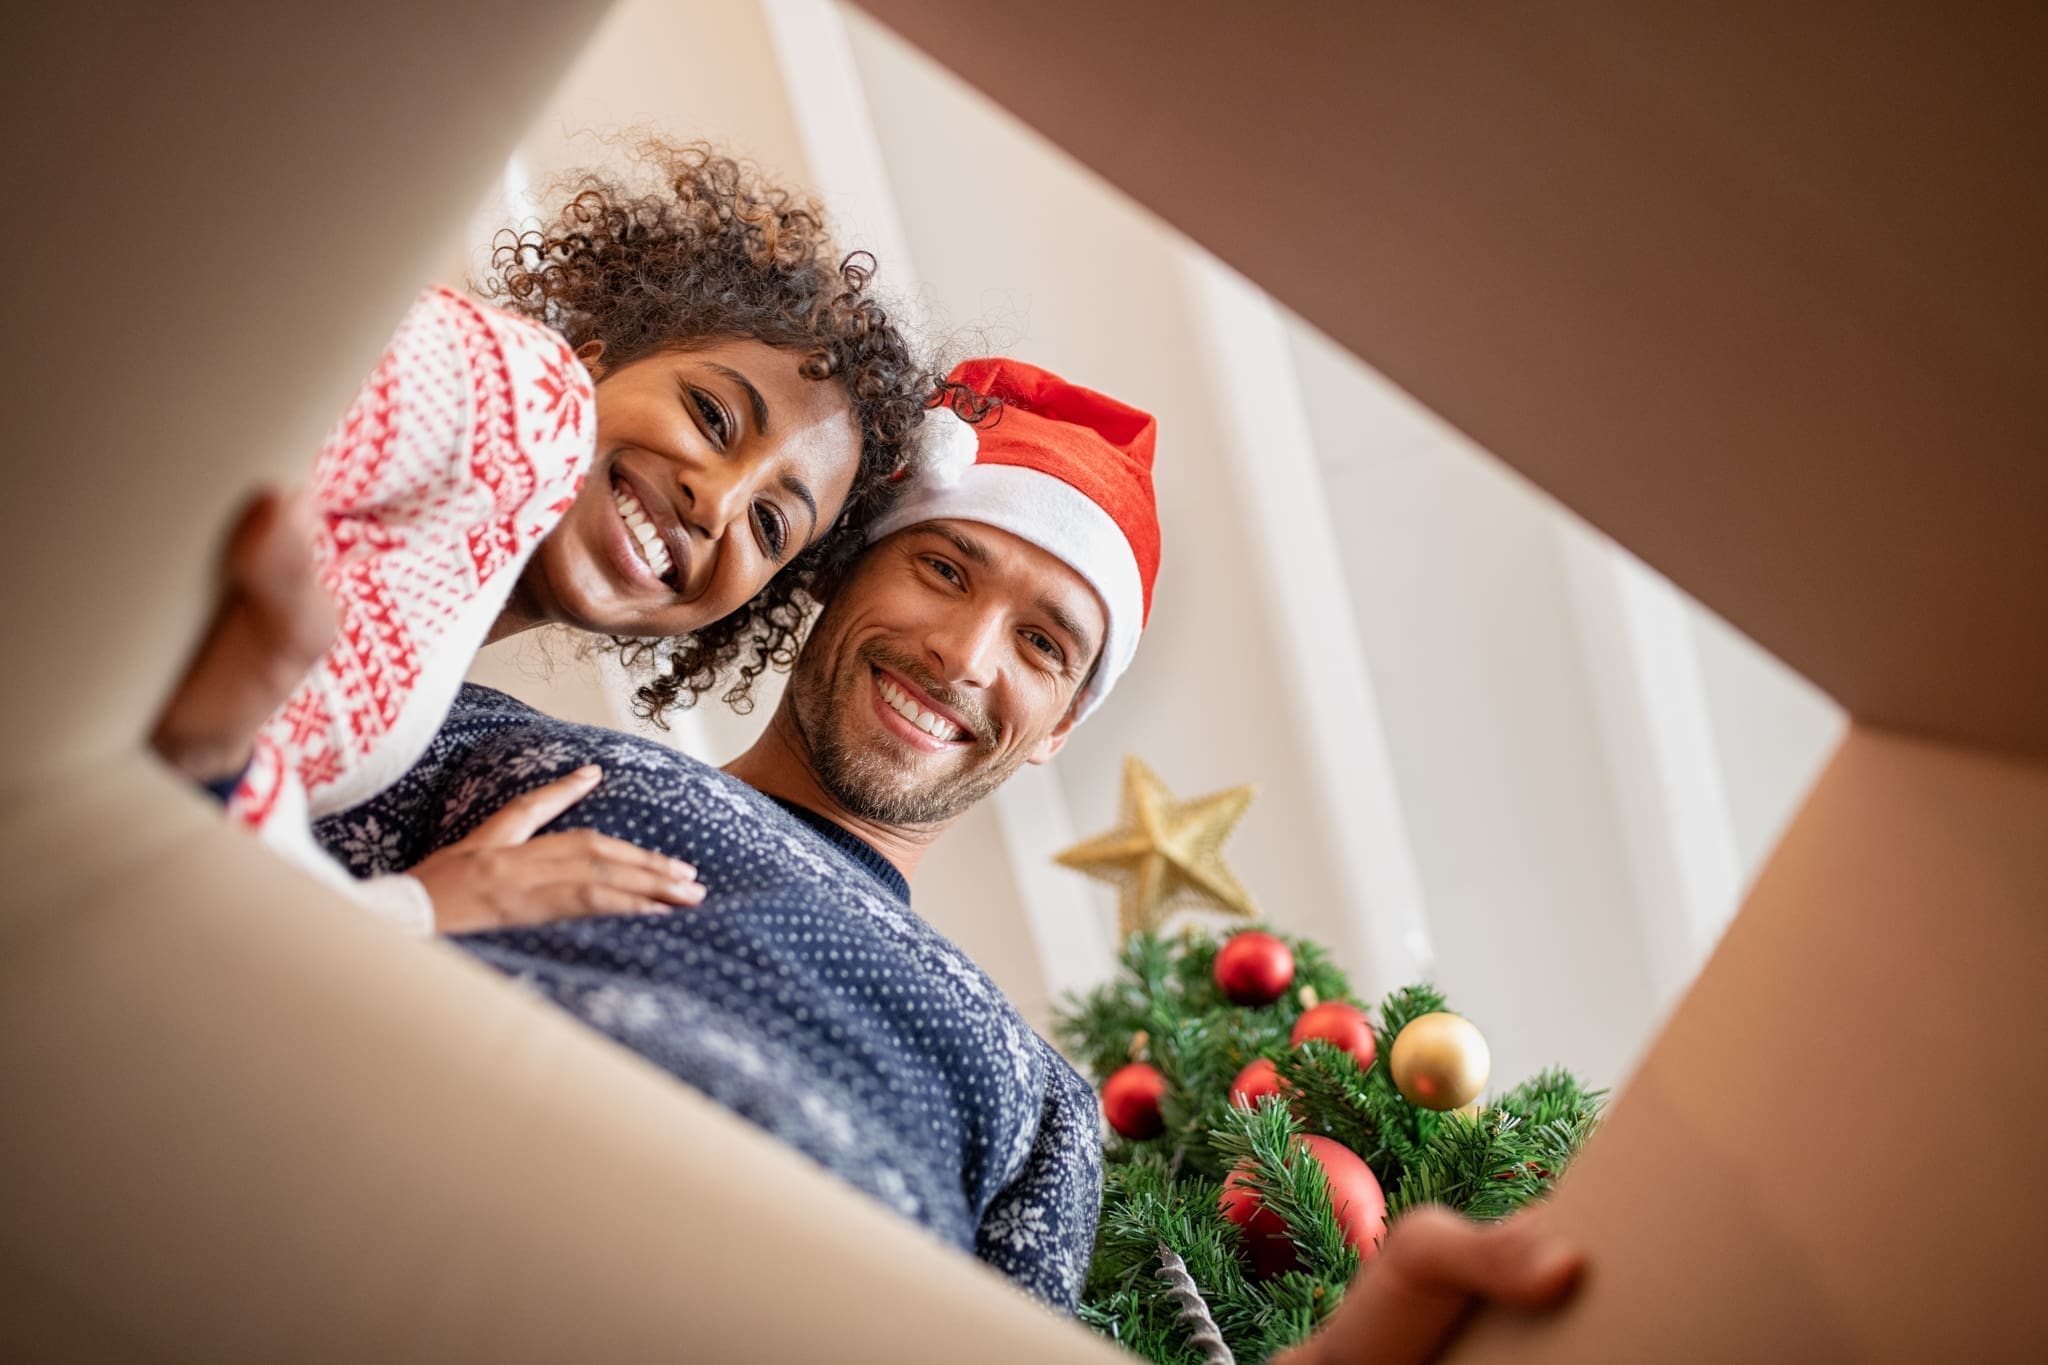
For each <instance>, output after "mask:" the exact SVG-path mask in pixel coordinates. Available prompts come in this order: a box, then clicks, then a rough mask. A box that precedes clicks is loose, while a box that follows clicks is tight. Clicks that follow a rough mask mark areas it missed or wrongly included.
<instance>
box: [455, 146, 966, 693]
mask: <svg viewBox="0 0 2048 1365" xmlns="http://www.w3.org/2000/svg"><path fill="white" fill-rule="evenodd" d="M609 141H610V142H612V143H613V144H615V145H619V146H621V147H623V148H624V150H625V152H626V153H627V156H626V161H627V165H628V168H629V171H637V172H638V173H639V178H638V179H635V178H634V177H633V176H632V175H630V174H615V173H611V172H577V173H572V174H571V175H570V176H568V177H565V178H564V180H563V181H562V182H561V184H560V187H559V188H560V190H561V191H562V192H563V193H564V194H565V195H566V196H567V198H566V202H564V203H563V204H562V207H561V208H560V209H559V210H558V211H557V212H556V213H555V214H554V216H553V217H552V218H551V219H549V220H548V221H546V222H544V223H542V224H541V225H540V226H539V227H538V228H529V229H528V230H526V231H523V232H514V231H511V230H510V229H507V230H506V231H503V232H500V233H499V234H498V238H497V240H496V242H495V243H494V244H493V250H492V255H491V273H490V274H489V276H487V277H486V278H485V279H483V280H481V281H479V292H481V293H482V294H483V295H484V297H486V298H488V299H490V300H492V301H493V302H494V303H497V304H499V305H500V306H503V307H506V308H509V309H511V310H512V311H513V312H516V313H520V314H523V315H525V316H526V317H529V318H532V319H534V320H535V321H538V322H541V323H544V324H546V325H547V326H549V327H551V328H553V329H554V330H555V331H557V332H559V333H561V334H562V336H563V337H564V338H566V339H567V341H568V342H569V344H570V345H571V346H573V347H581V346H583V345H585V344H587V343H589V342H592V341H598V342H602V343H603V345H604V358H605V360H606V362H607V363H609V364H612V365H622V364H627V363H630V362H631V361H634V360H638V359H641V358H643V357H645V356H648V355H652V354H655V353H656V352H659V351H665V350H673V349H678V348H687V347H689V346H691V345H693V344H698V343H702V342H707V341H712V340H716V339H721V338H746V339H752V340H756V341H762V342H766V343H767V344H768V345H770V346H774V347H776V348H777V349H779V350H783V351H789V352H792V353H794V354H796V355H797V356H798V357H800V362H799V366H798V372H799V373H801V374H802V375H803V376H804V377H805V378H807V379H814V380H832V381H834V382H836V383H838V384H839V385H840V386H841V387H842V388H843V389H844V390H845V391H846V395H847V397H848V399H849V400H850V401H851V403H852V405H853V415H854V420H855V422H856V423H857V424H858V426H859V428H860V432H861V452H860V468H859V470H858V472H857V473H856V474H855V476H854V480H853V488H852V491H851V492H850V493H849V494H848V495H847V500H846V509H845V511H844V512H843V513H842V514H841V515H840V517H839V519H838V521H837V522H835V523H834V525H833V526H832V528H831V529H830V530H829V531H828V532H826V534H824V535H823V536H820V537H819V538H818V540H817V542H816V543H815V544H813V545H812V546H811V547H810V548H809V549H807V550H805V551H804V552H803V553H802V554H800V555H798V556H797V557H796V558H795V559H794V560H792V561H791V562H790V563H789V564H788V565H787V566H785V567H784V568H783V569H782V571H781V572H779V573H778V574H776V575H775V577H774V578H773V579H771V580H770V581H769V583H768V585H767V586H766V587H765V588H763V589H762V590H761V592H760V593H759V594H757V595H756V596H755V597H754V599H753V600H752V601H750V602H748V603H747V604H746V605H745V606H743V607H741V608H740V609H739V610H738V611H736V612H734V613H733V614H732V615H730V616H727V617H726V618H725V619H724V620H721V621H716V622H713V623H711V624H710V625H707V626H705V627H704V628H703V629H701V630H698V631H696V632H694V633H693V634H691V635H687V636H683V637H681V638H679V639H677V640H673V641H666V640H659V641H652V640H633V639H615V640H614V641H613V644H614V645H615V646H617V647H618V648H619V649H620V650H621V652H622V653H623V654H624V656H625V658H626V661H627V662H628V663H629V664H634V663H650V664H652V665H653V672H654V676H653V678H652V680H651V681H649V682H647V683H646V684H645V685H644V686H642V687H641V688H640V690H639V693H638V695H637V697H636V702H635V710H636V711H638V712H639V714H640V715H642V716H643V717H646V718H648V719H651V720H654V721H656V722H657V723H659V722H660V721H661V718H662V715H663V713H664V712H666V711H667V710H669V709H670V708H671V707H674V706H678V705H680V706H691V705H694V704H695V703H696V702H698V701H699V700H701V699H702V697H703V695H704V694H705V693H706V692H709V691H711V690H712V689H714V688H716V687H717V686H718V685H719V683H720V681H721V680H722V679H725V680H729V681H728V685H727V687H726V690H725V692H724V694H723V700H724V701H725V702H726V703H727V704H728V705H730V706H732V707H733V708H734V709H735V710H738V711H742V712H745V711H750V710H752V709H753V697H752V690H753V684H754V679H756V678H758V677H759V676H760V675H761V674H762V673H764V672H766V671H767V670H768V669H769V668H771V667H773V668H776V669H781V670H787V669H788V668H789V667H790V666H791V664H793V663H794V662H795V660H796V649H797V644H798V642H799V640H800V638H801V633H802V629H803V625H804V622H805V621H806V619H807V618H808V617H809V615H810V613H811V611H812V609H813V608H814V607H815V606H816V605H817V603H816V599H815V597H814V596H813V593H812V591H811V590H812V588H813V586H814V585H815V584H817V583H818V582H819V581H820V579H821V578H828V577H830V576H832V575H835V574H837V573H839V572H840V571H842V570H843V569H844V568H845V567H846V566H847V565H848V564H850V563H851V562H852V560H853V558H854V556H855V555H856V554H857V553H858V552H859V550H860V547H861V543H862V540H863V537H864V534H865V527H866V525H867V524H868V522H869V521H870V520H871V519H872V518H873V517H874V516H875V515H876V514H877V513H878V512H880V511H881V510H882V509H883V508H884V507H885V506H886V505H887V504H888V503H889V502H890V501H892V500H893V498H894V496H895V493H896V491H897V488H898V485H899V475H900V474H901V473H903V472H906V471H905V465H906V450H907V444H906V443H907V441H908V439H909V437H910V435H911V433H912V432H914V431H915V430H916V429H917V427H918V424H919V423H921V422H922V421H923V420H924V414H925V408H926V405H927V404H928V403H931V402H933V401H934V400H935V398H936V397H937V396H938V394H939V393H940V391H941V390H942V389H944V388H945V386H944V385H943V384H941V383H940V382H939V381H938V379H937V377H936V376H935V375H934V374H933V372H932V369H931V367H930V366H929V365H927V364H925V363H924V361H923V357H922V356H921V355H920V354H919V353H918V350H917V348H916V347H915V346H914V345H913V344H912V342H911V340H910V339H909V337H908V336H907V335H906V334H905V333H904V332H903V331H902V330H901V329H899V328H898V326H897V325H896V324H895V323H893V322H892V321H890V319H889V317H888V315H887V313H886V312H885V311H884V310H883V307H882V305H881V304H880V303H879V302H878V301H877V300H876V299H875V298H874V297H873V296H872V295H871V294H870V293H869V292H868V283H869V280H870V279H871V277H872V276H873V273H874V258H873V257H872V256H869V255H867V254H866V253H865V252H856V253H854V254H853V255H850V256H845V257H841V256H840V255H839V253H838V249H837V248H836V247H835V246H834V245H833V244H832V241H831V238H830V237H829V236H828V235H827V233H826V228H825V220H824V214H823V211H822V210H821V209H820V208H819V206H818V204H817V202H816V201H815V200H813V199H810V198H808V197H806V196H804V195H801V194H799V193H797V192H795V191H792V190H790V189H788V188H786V187H784V186H782V185H778V184H776V183H774V182H773V181H772V180H770V179H768V178H767V177H766V176H765V175H764V174H763V173H762V172H761V171H760V170H759V169H758V168H757V167H755V166H753V165H751V164H749V163H746V162H742V161H739V160H736V159H734V158H732V157H729V156H725V155H722V154H721V153H719V152H718V151H717V150H716V149H714V148H712V147H711V146H709V145H707V144H704V143H684V144H672V143H668V142H665V141H663V140H661V139H659V138H655V137H649V136H645V135H634V136H631V137H628V138H617V137H615V138H612V139H609ZM949 401H953V402H954V404H955V406H956V407H960V408H961V410H962V415H963V416H967V417H969V418H970V419H972V418H974V417H977V416H979V415H980V412H981V409H982V407H983V406H985V405H981V404H979V403H977V401H976V400H973V399H972V398H970V397H966V396H962V397H960V398H958V399H957V400H954V399H949Z"/></svg>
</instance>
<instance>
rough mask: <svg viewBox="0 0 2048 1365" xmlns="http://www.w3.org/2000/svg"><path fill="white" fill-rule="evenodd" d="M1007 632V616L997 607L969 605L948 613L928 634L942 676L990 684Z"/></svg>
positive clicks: (971, 684) (957, 682)
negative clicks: (973, 607)
mask: <svg viewBox="0 0 2048 1365" xmlns="http://www.w3.org/2000/svg"><path fill="white" fill-rule="evenodd" d="M1005 634H1006V631H1005V628H1004V625H1003V618H1002V616H1001V614H1000V613H997V612H994V611H973V610H969V609H966V608H962V609H961V610H958V611H955V612H952V613H950V614H948V616H947V617H946V619H945V620H944V621H941V622H938V623H936V624H935V625H934V626H933V628H932V630H931V631H930V633H929V634H928V635H927V636H926V637H925V647H926V649H927V651H928V652H929V653H930V654H931V656H932V663H933V665H934V668H935V671H936V672H937V673H938V675H939V677H940V678H942V679H944V680H945V681H946V682H947V683H950V684H952V685H953V686H955V687H987V686H989V685H991V684H992V683H994V682H995V680H996V674H997V671H998V670H999V668H1000V666H1001V659H1002V654H1001V650H1002V644H1003V638H1004V635H1005Z"/></svg>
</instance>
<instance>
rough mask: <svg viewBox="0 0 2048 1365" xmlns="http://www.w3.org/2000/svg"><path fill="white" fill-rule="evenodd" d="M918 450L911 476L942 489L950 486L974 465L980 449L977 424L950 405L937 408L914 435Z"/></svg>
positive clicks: (928, 414)
mask: <svg viewBox="0 0 2048 1365" xmlns="http://www.w3.org/2000/svg"><path fill="white" fill-rule="evenodd" d="M912 440H913V441H915V443H916V451H915V455H914V458H913V459H912V461H911V475H912V477H914V478H917V479H920V480H922V481H924V482H927V483H930V484H933V485H934V486H936V487H939V488H951V487H953V486H954V485H956V484H958V483H959V482H960V476H961V475H963V474H965V473H966V472H967V471H968V470H969V469H970V468H972V467H973V465H974V457H975V455H976V454H977V453H978V452H979V450H980V449H981V442H980V439H979V438H978V437H977V436H976V435H975V434H974V424H973V423H971V422H969V421H968V420H967V419H966V418H964V417H962V416H961V415H960V414H959V413H957V412H955V411H953V410H952V409H951V408H943V407H942V408H934V409H932V410H931V411H930V412H929V413H927V414H925V419H924V421H923V423H922V424H921V425H919V427H918V429H917V434H916V435H915V436H914V437H913V438H912Z"/></svg>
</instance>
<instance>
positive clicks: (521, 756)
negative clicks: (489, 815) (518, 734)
mask: <svg viewBox="0 0 2048 1365" xmlns="http://www.w3.org/2000/svg"><path fill="white" fill-rule="evenodd" d="M577 754H578V750H577V748H576V746H575V745H573V744H570V743H568V742H567V741H565V740H559V739H551V740H543V741H541V742H539V743H536V744H531V745H528V746H526V747H523V748H519V749H514V750H513V751H512V752H511V753H509V754H507V755H506V756H505V757H504V759H503V760H502V761H501V762H500V764H499V767H498V772H499V775H500V776H502V777H509V778H512V779H514V780H515V781H524V780H525V779H526V778H529V777H540V776H542V775H543V774H546V773H551V772H554V771H556V770H557V769H561V768H568V767H571V766H572V765H573V764H574V763H575V761H576V759H577Z"/></svg>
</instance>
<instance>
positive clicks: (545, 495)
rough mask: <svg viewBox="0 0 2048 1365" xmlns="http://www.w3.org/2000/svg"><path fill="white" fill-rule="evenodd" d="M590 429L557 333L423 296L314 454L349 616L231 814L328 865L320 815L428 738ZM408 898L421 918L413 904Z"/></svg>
mask: <svg viewBox="0 0 2048 1365" xmlns="http://www.w3.org/2000/svg"><path fill="white" fill-rule="evenodd" d="M595 428H596V415H595V409H594V406H593V398H592V393H591V387H590V381H589V377H588V375H587V374H586V373H585V371H584V369H583V366H582V365H581V364H580V363H579V362H578V361H577V359H576V357H575V356H574V354H573V353H571V352H570V350H569V348H568V346H567V345H566V344H565V343H564V342H563V341H562V339H561V338H560V337H559V336H557V335H556V334H554V333H553V332H550V331H548V330H547V329H546V328H543V327H539V326H536V325H535V324H533V323H530V322H527V321H524V320H523V319H519V318H515V317H512V316H510V315H508V314H505V313H501V312H498V311H497V310H495V309H491V308H486V307H484V306H483V305H481V304H478V303H476V302H475V301H473V300H470V299H467V298H464V297H462V296H460V295H458V294H455V293H452V292H450V291H447V290H439V289H437V290H431V291H429V292H427V293H426V294H424V295H422V296H421V297H420V298H419V300H418V301H417V302H416V303H415V304H414V305H413V307H412V308H411V310H410V311H408V312H407V314H406V316H405V319H404V320H403V321H402V322H401V323H400V324H399V328H398V332H397V334H396V335H395V336H394V337H393V338H392V341H391V344H390V345H389V346H388V347H387V348H386V349H385V351H384V353H383V354H382V356H381V357H380V358H379V359H378V362H377V365H376V367H375V369H373V370H372V371H371V373H370V377H369V378H368V379H367V380H365V381H364V383H363V386H362V388H361V389H360V390H358V392H357V393H356V396H355V399H354V401H353V402H351V403H350V405H349V408H348V411H347V412H346V413H345V414H343V416H342V418H341V421H340V422H339V423H338V424H337V425H336V427H335V429H334V431H333V432H332V434H331V435H330V436H329V437H328V440H327V443H326V444H325V446H323V448H322V449H321V451H320V454H319V456H318V458H317V459H316V460H315V462H314V469H313V488H314V496H315V500H316V502H317V504H318V506H319V509H320V514H321V515H320V521H319V526H318V528H317V530H316V542H315V545H314V557H315V561H316V563H317V564H318V565H319V568H320V574H321V579H322V581H323V582H324V583H325V585H326V586H327V588H328V591H329V592H330V593H331V594H332V596H333V598H334V600H335V606H336V612H337V616H338V618H339V628H338V630H337V632H336V635H335V640H334V644H333V645H332V647H331V648H330V649H329V650H328V652H327V654H326V656H325V657H324V658H323V659H322V660H321V661H320V663H319V664H318V665H317V666H316V667H315V668H314V669H313V670H312V672H311V673H309V674H308V675H307V677H306V679H305V680H304V681H303V682H302V683H301V684H300V686H299V688H298V689H297V690H296V691H295V692H294V693H293V694H292V696H291V697H290V698H289V699H288V700H287V701H286V702H285V704H284V705H283V706H282V707H281V708H279V710H278V712H277V713H276V714H275V715H274V716H272V717H271V719H270V721H269V722H268V723H267V724H266V725H265V726H264V729H263V731H262V733H261V734H260V735H259V736H258V738H257V743H256V750H255V757H254V760H253V761H252V762H251V764H250V766H249V770H248V772H247V773H246V774H245V775H244V777H243V780H242V782H241V784H240V786H238V787H237V788H236V790H235V793H234V795H233V797H232V798H231V799H230V801H229V813H230V816H231V818H233V819H235V820H237V821H238V822H240V823H241V824H243V825H245V826H248V827H249V828H251V829H253V830H255V831H256V832H257V833H258V834H259V835H260V836H261V837H262V838H263V839H264V840H265V842H267V843H270V844H272V845H273V846H275V847H276V848H277V849H278V851H279V852H280V853H283V854H284V855H285V856H287V857H290V858H292V859H293V860H294V861H298V862H308V861H310V860H312V859H318V861H319V862H320V863H326V864H327V866H328V869H332V868H333V865H332V864H331V862H329V861H328V860H327V859H326V858H325V857H324V856H323V855H320V854H319V853H318V846H317V844H315V843H314V842H313V841H312V840H311V839H310V837H308V833H307V828H306V827H307V821H308V819H309V818H311V817H316V816H318V815H320V814H323V813H325V812H328V811H332V810H337V809H341V808H343V807H346V806H350V805H354V804H356V803H357V802H360V801H362V800H364V799H365V798H367V797H369V796H371V795H374V794H375V793H376V792H377V791H379V790H381V789H382V788H383V787H384V786H385V785H387V784H388V783H390V782H391V781H392V780H394V779H395V778H397V777H398V776H399V775H400V774H402V773H404V772H405V771H406V769H407V768H409V767H410V766H411V765H412V763H413V761H414V760H415V759H416V758H418V757H419V755H420V754H421V753H422V752H423V751H424V750H425V748H426V745H427V743H428V741H429V740H430V739H431V738H432V737H433V734H434V732H435V731H436V730H437V729H438V728H439V726H440V723H441V720H442V718H443V717H444V716H445V714H446V712H447V709H448V706H449V704H450V703H451V701H452V700H453V698H454V696H455V692H456V690H457V689H458V688H459V687H460V686H461V683H462V677H463V674H464V673H465V672H466V671H467V670H468V668H469V665H470V662H471V660H472V659H474V657H475V655H476V651H477V650H478V649H479V648H481V647H482V644H483V641H484V639H485V638H486V636H487V634H488V633H489V630H490V627H491V625H492V623H493V622H494V621H495V620H496V619H497V616H498V613H499V611H500V610H501V609H502V608H503V606H504V603H505V600H506V598H507V597H508V596H509V595H510V593H511V590H512V586H513V584H514V583H515V582H516V581H517V579H518V576H519V573H520V571H521V570H522V569H523V568H524V567H525V565H526V562H527V560H528V559H529V558H530V557H531V555H532V553H533V550H534V547H535V546H537V545H538V544H539V543H540V541H541V539H542V538H543V537H544V536H546V535H547V533H548V532H549V531H550V530H552V529H553V528H554V526H555V524H556V523H557V522H558V521H559V520H560V519H561V516H562V514H563V513H564V512H566V511H567V510H568V508H569V506H570V504H571V503H572V502H573V501H574V500H575V496H576V491H577V488H578V487H579V486H580V485H581V483H582V480H583V475H584V473H585V471H586V470H587V468H588V466H589V462H590V454H591V449H592V446H593V444H594V442H595V438H596V432H595ZM316 870H319V871H322V874H323V875H325V873H326V869H320V868H317V867H316ZM416 885H417V884H415V886H416ZM398 917H399V918H401V919H404V920H406V921H407V922H416V921H417V919H418V914H417V905H416V904H414V905H413V906H412V908H411V909H409V910H407V911H406V912H405V913H404V914H403V915H400V916H398ZM428 920H429V923H431V915H429V917H428Z"/></svg>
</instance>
